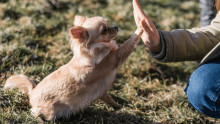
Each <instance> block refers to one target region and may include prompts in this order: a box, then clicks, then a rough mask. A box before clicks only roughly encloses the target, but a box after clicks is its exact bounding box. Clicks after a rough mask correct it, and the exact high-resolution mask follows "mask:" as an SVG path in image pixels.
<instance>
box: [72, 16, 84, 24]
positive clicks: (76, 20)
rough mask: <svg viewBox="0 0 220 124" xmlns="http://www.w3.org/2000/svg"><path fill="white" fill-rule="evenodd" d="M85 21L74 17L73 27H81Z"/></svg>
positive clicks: (80, 17) (81, 17)
mask: <svg viewBox="0 0 220 124" xmlns="http://www.w3.org/2000/svg"><path fill="white" fill-rule="evenodd" d="M85 21H86V17H84V16H79V15H76V16H75V19H74V22H73V23H74V26H82V25H83V23H84V22H85Z"/></svg>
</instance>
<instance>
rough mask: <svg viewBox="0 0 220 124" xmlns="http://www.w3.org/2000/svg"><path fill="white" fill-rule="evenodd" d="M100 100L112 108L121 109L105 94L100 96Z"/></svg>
mask: <svg viewBox="0 0 220 124" xmlns="http://www.w3.org/2000/svg"><path fill="white" fill-rule="evenodd" d="M101 100H102V101H104V102H105V103H107V104H109V105H111V106H112V107H113V108H117V109H120V108H121V105H120V104H118V103H116V102H115V101H114V100H113V99H112V98H111V96H110V95H109V94H108V93H107V92H106V93H105V94H104V95H103V96H102V98H101Z"/></svg>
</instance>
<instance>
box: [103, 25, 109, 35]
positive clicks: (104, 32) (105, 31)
mask: <svg viewBox="0 0 220 124" xmlns="http://www.w3.org/2000/svg"><path fill="white" fill-rule="evenodd" d="M107 32H108V28H107V27H106V26H104V27H103V29H102V34H106V33H107Z"/></svg>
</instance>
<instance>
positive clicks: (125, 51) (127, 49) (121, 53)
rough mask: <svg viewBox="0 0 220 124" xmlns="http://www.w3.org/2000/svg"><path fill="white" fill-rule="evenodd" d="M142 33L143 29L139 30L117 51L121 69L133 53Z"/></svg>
mask: <svg viewBox="0 0 220 124" xmlns="http://www.w3.org/2000/svg"><path fill="white" fill-rule="evenodd" d="M142 32H143V30H142V28H138V29H137V30H136V31H135V33H134V34H133V35H132V36H131V37H130V38H129V39H128V40H127V41H126V42H125V43H124V44H123V45H122V46H121V47H119V48H118V49H117V51H116V53H117V55H118V67H120V66H121V65H122V64H123V63H124V61H125V60H126V59H127V58H128V56H129V55H130V54H131V53H132V51H133V49H134V48H135V46H136V44H137V42H138V41H139V39H140V37H141V34H142Z"/></svg>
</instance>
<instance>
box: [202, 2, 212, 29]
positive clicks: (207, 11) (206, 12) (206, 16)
mask: <svg viewBox="0 0 220 124" xmlns="http://www.w3.org/2000/svg"><path fill="white" fill-rule="evenodd" d="M199 2H200V4H199V5H200V8H201V20H200V27H204V26H207V25H210V23H211V21H212V19H213V18H214V17H215V0H199Z"/></svg>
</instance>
